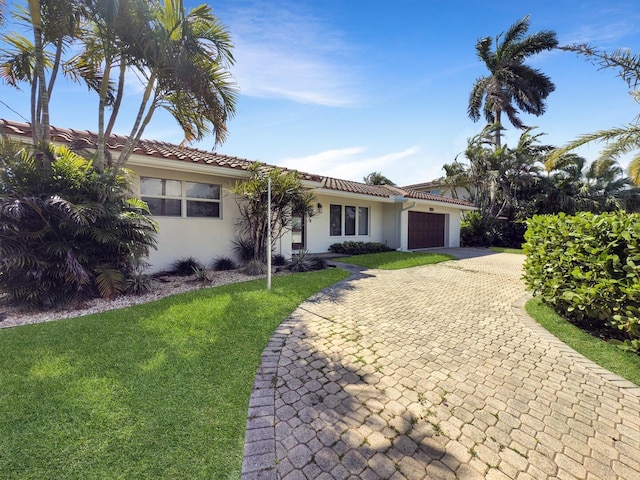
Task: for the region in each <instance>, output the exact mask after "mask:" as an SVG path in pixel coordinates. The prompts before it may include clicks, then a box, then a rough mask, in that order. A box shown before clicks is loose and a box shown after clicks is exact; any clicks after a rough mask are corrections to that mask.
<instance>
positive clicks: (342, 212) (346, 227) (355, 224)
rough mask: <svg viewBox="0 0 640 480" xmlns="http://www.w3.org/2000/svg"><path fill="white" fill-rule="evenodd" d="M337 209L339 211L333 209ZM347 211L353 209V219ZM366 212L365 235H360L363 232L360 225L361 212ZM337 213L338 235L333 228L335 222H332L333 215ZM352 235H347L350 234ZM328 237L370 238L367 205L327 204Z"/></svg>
mask: <svg viewBox="0 0 640 480" xmlns="http://www.w3.org/2000/svg"><path fill="white" fill-rule="evenodd" d="M335 207H339V211H338V210H337V209H336V208H335ZM347 209H353V210H352V212H353V218H351V217H350V216H349V215H348V214H347V211H348V210H347ZM363 210H366V222H365V230H366V233H360V232H361V231H363V228H362V227H363V225H362V224H361V212H362V211H363ZM336 213H339V216H340V217H339V220H340V221H339V233H334V232H336V231H337V229H335V228H334V227H335V226H336V224H335V222H334V221H333V220H332V217H333V215H334V214H336ZM351 231H353V233H347V232H351ZM329 236H330V237H350V238H351V237H363V238H364V237H370V236H371V207H370V206H369V205H358V204H355V205H347V204H339V203H331V204H329Z"/></svg>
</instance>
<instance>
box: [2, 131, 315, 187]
mask: <svg viewBox="0 0 640 480" xmlns="http://www.w3.org/2000/svg"><path fill="white" fill-rule="evenodd" d="M2 128H4V131H5V132H6V133H7V134H8V135H15V136H19V137H28V138H31V124H29V123H20V122H14V121H10V120H4V119H0V129H2ZM51 140H52V141H54V142H58V143H63V144H67V145H70V146H71V147H72V148H74V149H82V148H89V149H92V148H96V144H97V140H98V135H97V134H96V133H95V132H91V131H89V130H74V129H67V128H57V127H51ZM126 141H127V137H124V136H122V135H111V136H110V137H109V139H108V140H107V142H106V143H107V148H108V149H109V150H112V151H114V152H120V151H122V149H123V148H124V145H125V142H126ZM133 153H134V154H135V155H144V156H149V157H155V158H164V159H167V160H178V161H182V162H189V163H200V164H206V165H212V166H217V167H223V168H231V169H235V170H246V169H247V168H248V167H249V166H250V165H252V164H254V163H255V162H253V161H251V160H246V159H244V158H240V157H232V156H229V155H222V154H219V153H215V152H208V151H206V150H200V149H197V148H191V147H182V146H180V145H175V144H172V143H168V142H160V141H157V140H140V141H139V142H138V144H137V145H136V146H135V147H134V149H133ZM265 167H267V168H274V167H273V165H265ZM299 173H300V174H301V175H302V177H303V178H304V179H305V180H312V181H317V182H320V181H321V180H322V177H320V176H319V175H312V174H308V173H304V172H299Z"/></svg>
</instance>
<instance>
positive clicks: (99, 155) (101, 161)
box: [95, 55, 111, 172]
mask: <svg viewBox="0 0 640 480" xmlns="http://www.w3.org/2000/svg"><path fill="white" fill-rule="evenodd" d="M110 75H111V56H110V55H105V60H104V72H103V74H102V82H101V83H100V103H99V104H98V141H97V149H98V151H97V152H96V160H95V167H96V169H98V171H100V172H101V171H103V170H104V165H105V153H104V150H105V146H106V140H105V137H104V108H105V106H106V103H107V93H108V92H109V76H110Z"/></svg>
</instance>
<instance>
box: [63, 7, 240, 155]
mask: <svg viewBox="0 0 640 480" xmlns="http://www.w3.org/2000/svg"><path fill="white" fill-rule="evenodd" d="M111 7H113V8H111ZM93 18H94V22H93V25H92V27H93V30H92V34H91V36H90V37H88V38H87V39H86V40H85V46H86V49H85V51H84V52H83V53H82V54H81V55H79V56H78V57H77V58H76V59H75V60H74V62H75V65H77V66H78V67H79V71H81V72H86V73H88V74H89V75H90V76H94V77H98V76H99V77H101V80H100V84H101V86H102V89H101V91H100V104H99V112H98V155H99V158H98V159H97V161H96V164H97V165H98V166H99V167H100V166H101V165H102V164H104V143H105V138H106V137H107V136H108V134H109V132H110V131H111V128H112V127H113V124H114V121H115V117H116V116H117V114H118V108H119V105H120V102H121V100H122V97H123V87H124V79H125V72H126V70H127V69H135V71H136V73H137V75H138V77H139V78H141V79H143V80H144V83H145V89H144V92H143V95H142V100H141V103H140V105H139V108H138V113H137V116H136V118H135V121H134V124H133V126H132V128H131V133H130V135H129V136H128V139H127V142H126V143H125V146H124V147H123V150H122V151H121V153H120V156H119V158H118V159H117V161H116V165H117V166H123V165H124V164H126V162H127V160H128V158H129V156H130V155H131V152H132V151H133V148H134V146H135V144H136V142H137V141H138V140H139V139H140V138H141V136H142V134H143V132H144V129H145V127H146V126H147V125H148V123H149V122H150V121H151V118H152V116H153V114H154V113H155V111H156V110H157V109H158V108H164V109H166V110H168V111H169V112H170V113H171V114H172V116H173V117H174V118H175V119H176V121H177V122H178V123H179V125H180V126H181V127H182V130H183V132H184V135H185V142H191V141H194V140H201V139H203V138H204V137H205V136H206V135H207V134H209V133H212V134H213V136H214V139H215V140H214V142H215V144H218V143H221V142H223V141H224V140H225V138H226V135H227V128H226V123H227V121H228V120H229V119H230V118H231V117H232V116H233V114H234V113H235V103H236V88H235V84H234V82H233V78H232V76H231V74H230V73H229V70H228V69H229V67H230V66H231V65H232V64H233V63H234V58H233V55H232V52H231V50H232V48H233V46H232V43H231V39H230V36H229V33H228V31H227V29H226V27H224V25H222V24H221V23H220V21H219V20H218V18H217V17H215V16H214V15H213V13H212V11H211V7H209V6H208V5H200V6H198V7H195V8H193V9H191V10H189V11H186V9H185V7H184V2H183V0H164V1H163V2H162V3H161V4H159V5H155V4H154V8H150V6H149V5H148V2H145V1H141V0H122V1H120V2H98V3H96V4H95V12H93ZM114 68H117V69H118V71H119V73H118V79H117V87H116V94H115V98H114V101H113V107H114V108H113V111H112V114H111V117H110V120H109V122H108V124H107V125H106V128H105V107H106V106H107V105H108V101H107V95H108V91H109V84H110V80H111V72H112V70H113V69H114Z"/></svg>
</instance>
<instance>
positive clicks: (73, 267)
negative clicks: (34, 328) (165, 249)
mask: <svg viewBox="0 0 640 480" xmlns="http://www.w3.org/2000/svg"><path fill="white" fill-rule="evenodd" d="M48 154H49V155H51V158H52V161H51V163H50V164H49V165H48V162H43V161H41V160H40V159H37V158H36V157H35V156H34V155H32V154H31V153H30V152H29V147H27V146H22V147H19V146H18V145H16V144H12V143H10V142H5V141H2V143H0V290H1V291H3V292H5V293H7V294H8V299H9V300H10V301H11V302H12V303H14V304H16V305H21V306H26V307H39V308H48V307H52V306H55V305H58V304H60V303H64V302H68V301H71V300H74V299H76V298H78V297H81V296H96V295H100V296H102V297H112V296H114V295H117V294H120V293H122V292H124V291H125V290H126V288H127V278H130V277H131V276H132V275H134V274H135V272H136V270H137V269H138V267H139V266H140V263H141V261H142V260H143V259H144V258H145V257H146V256H147V255H148V253H149V249H150V248H151V247H155V244H156V236H155V235H156V231H157V226H156V224H155V222H154V221H153V220H152V219H151V215H150V213H149V210H148V208H147V205H146V204H145V203H144V202H141V201H140V200H138V199H136V198H133V197H132V195H131V192H130V190H129V186H128V183H127V178H126V175H127V173H126V172H125V171H123V170H119V171H108V170H107V171H105V172H103V173H98V172H97V171H96V170H95V169H94V168H93V166H92V165H91V163H90V162H88V161H87V160H85V159H84V158H82V157H80V156H78V155H76V154H74V153H73V152H71V151H70V150H69V149H68V148H66V147H52V148H51V149H50V151H49V152H48Z"/></svg>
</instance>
